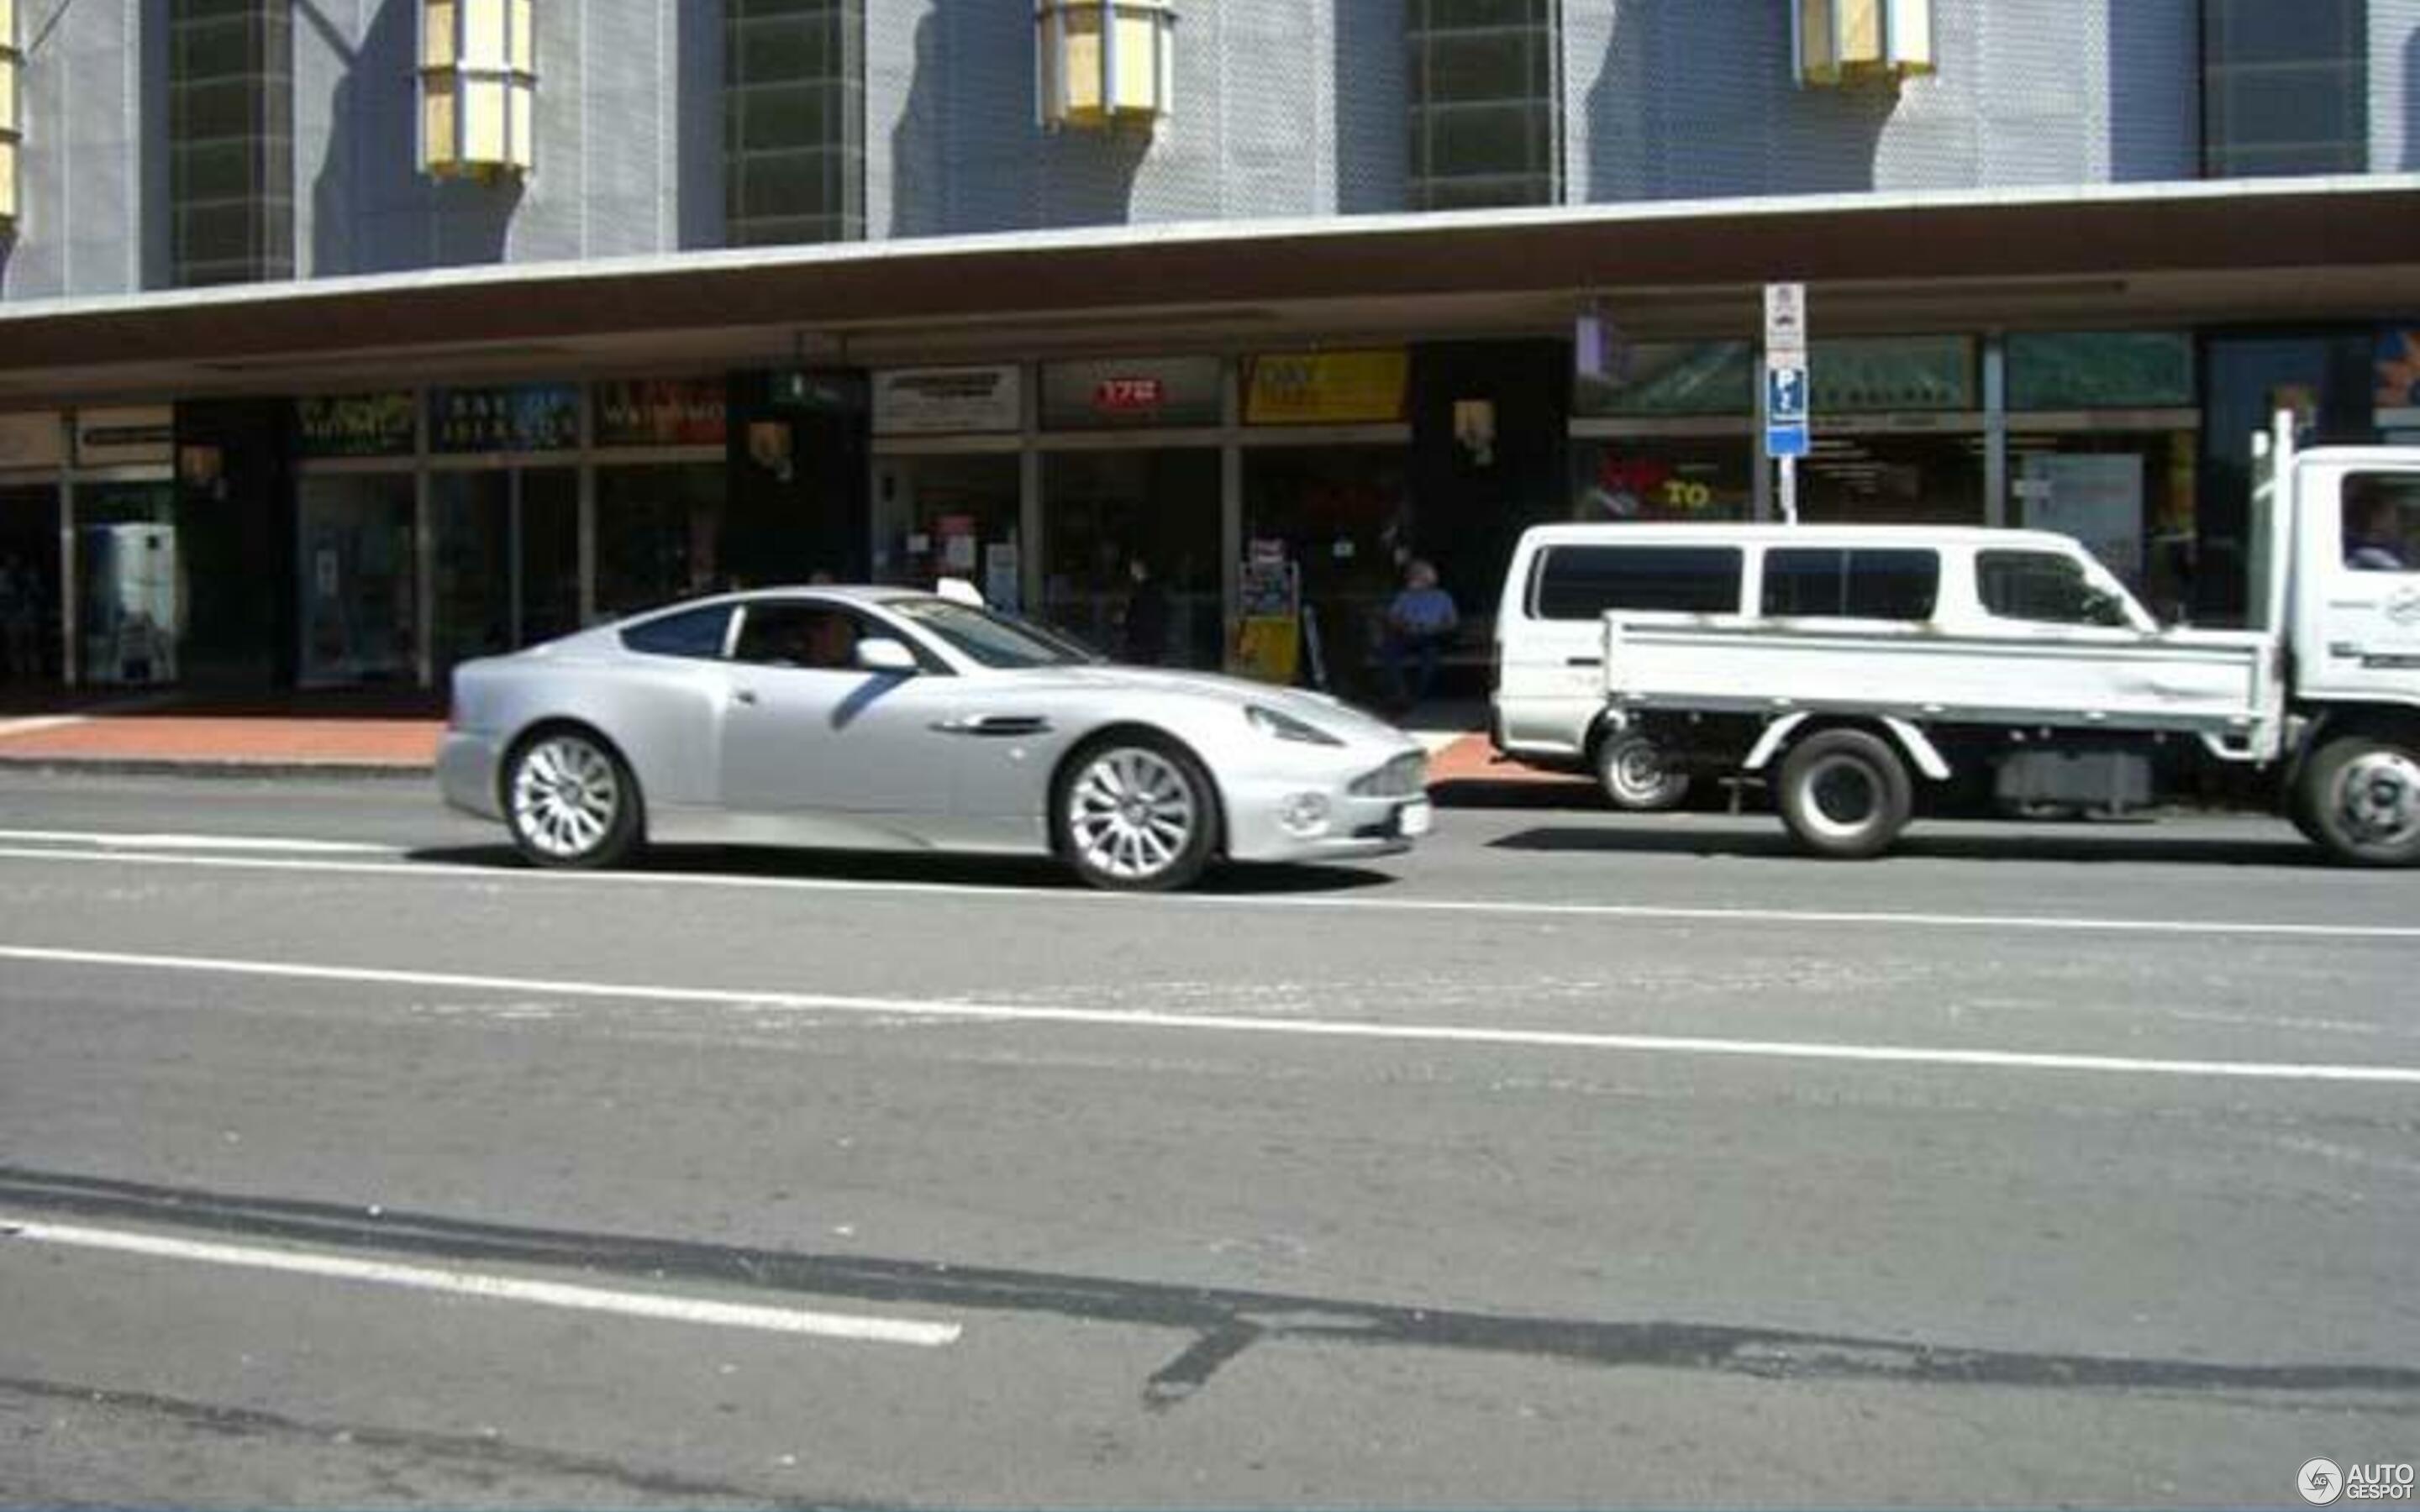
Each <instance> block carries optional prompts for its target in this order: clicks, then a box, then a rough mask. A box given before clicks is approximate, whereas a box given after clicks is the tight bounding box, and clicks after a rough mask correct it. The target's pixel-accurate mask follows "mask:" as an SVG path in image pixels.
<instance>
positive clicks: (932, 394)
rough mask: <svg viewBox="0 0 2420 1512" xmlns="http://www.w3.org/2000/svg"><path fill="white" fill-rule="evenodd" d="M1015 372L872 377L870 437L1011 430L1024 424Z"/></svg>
mask: <svg viewBox="0 0 2420 1512" xmlns="http://www.w3.org/2000/svg"><path fill="white" fill-rule="evenodd" d="M1020 378H1021V373H1020V370H1019V369H1018V368H1016V367H1015V366H1013V365H1010V366H1001V367H924V368H898V369H893V370H892V371H889V372H883V373H876V375H875V376H874V433H875V434H876V435H877V436H936V435H950V434H968V433H975V432H993V431H1015V430H1016V429H1019V428H1020V427H1021V426H1022V425H1023V424H1024V416H1023V414H1022V410H1023V408H1024V405H1023V400H1024V386H1023V384H1022V383H1021V382H1020Z"/></svg>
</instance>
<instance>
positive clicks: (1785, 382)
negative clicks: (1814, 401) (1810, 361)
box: [1764, 367, 1807, 426]
mask: <svg viewBox="0 0 2420 1512" xmlns="http://www.w3.org/2000/svg"><path fill="white" fill-rule="evenodd" d="M1764 420H1765V424H1769V425H1800V426H1803V425H1805V424H1807V369H1806V368H1804V367H1768V368H1766V369H1765V370H1764Z"/></svg>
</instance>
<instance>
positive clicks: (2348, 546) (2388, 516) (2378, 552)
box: [2344, 472, 2420, 572]
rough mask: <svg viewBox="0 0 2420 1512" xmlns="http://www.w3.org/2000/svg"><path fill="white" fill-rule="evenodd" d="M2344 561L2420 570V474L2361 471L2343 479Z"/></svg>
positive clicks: (2362, 568)
mask: <svg viewBox="0 0 2420 1512" xmlns="http://www.w3.org/2000/svg"><path fill="white" fill-rule="evenodd" d="M2344 564H2345V565H2346V566H2348V567H2350V568H2351V569H2352V570H2353V571H2355V572H2420V476H2414V475H2412V474H2408V473H2407V474H2403V475H2400V476H2398V475H2397V474H2394V473H2386V472H2357V473H2355V474H2353V475H2352V476H2351V477H2350V478H2347V479H2346V480H2345V486H2344Z"/></svg>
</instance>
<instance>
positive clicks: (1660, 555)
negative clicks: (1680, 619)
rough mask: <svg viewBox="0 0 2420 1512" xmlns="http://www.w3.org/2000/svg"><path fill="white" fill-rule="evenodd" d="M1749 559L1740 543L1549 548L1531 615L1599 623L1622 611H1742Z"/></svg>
mask: <svg viewBox="0 0 2420 1512" xmlns="http://www.w3.org/2000/svg"><path fill="white" fill-rule="evenodd" d="M1745 560H1746V553H1745V552H1744V551H1742V550H1741V549H1740V548H1738V547H1735V546H1643V545H1642V546H1555V547H1548V548H1546V550H1545V552H1544V555H1543V556H1542V558H1541V559H1540V561H1539V563H1538V568H1537V578H1536V586H1535V588H1534V590H1533V592H1532V595H1531V601H1532V603H1533V605H1534V606H1535V607H1534V609H1532V612H1533V613H1534V614H1536V616H1537V617H1538V618H1539V619H1542V620H1593V619H1595V618H1597V617H1598V616H1599V615H1602V614H1605V613H1606V612H1608V611H1611V610H1617V609H1628V610H1633V611H1636V612H1641V613H1644V612H1651V611H1658V612H1666V613H1682V614H1736V613H1738V612H1739V603H1740V578H1741V575H1742V573H1743V571H1744V570H1745V569H1744V567H1743V565H1742V564H1743V563H1744V562H1745Z"/></svg>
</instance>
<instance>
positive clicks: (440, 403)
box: [428, 383, 580, 455]
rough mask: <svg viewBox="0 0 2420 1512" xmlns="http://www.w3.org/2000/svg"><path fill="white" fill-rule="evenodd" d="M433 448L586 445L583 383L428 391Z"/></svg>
mask: <svg viewBox="0 0 2420 1512" xmlns="http://www.w3.org/2000/svg"><path fill="white" fill-rule="evenodd" d="M428 445H429V449H430V450H431V451H436V452H447V453H453V454H456V455H460V454H462V453H466V452H567V451H572V450H575V449H577V448H578V447H579V445H580V388H579V386H578V385H577V384H572V383H523V384H518V385H514V386H511V387H507V388H494V389H436V390H433V391H431V392H430V393H429V395H428Z"/></svg>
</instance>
